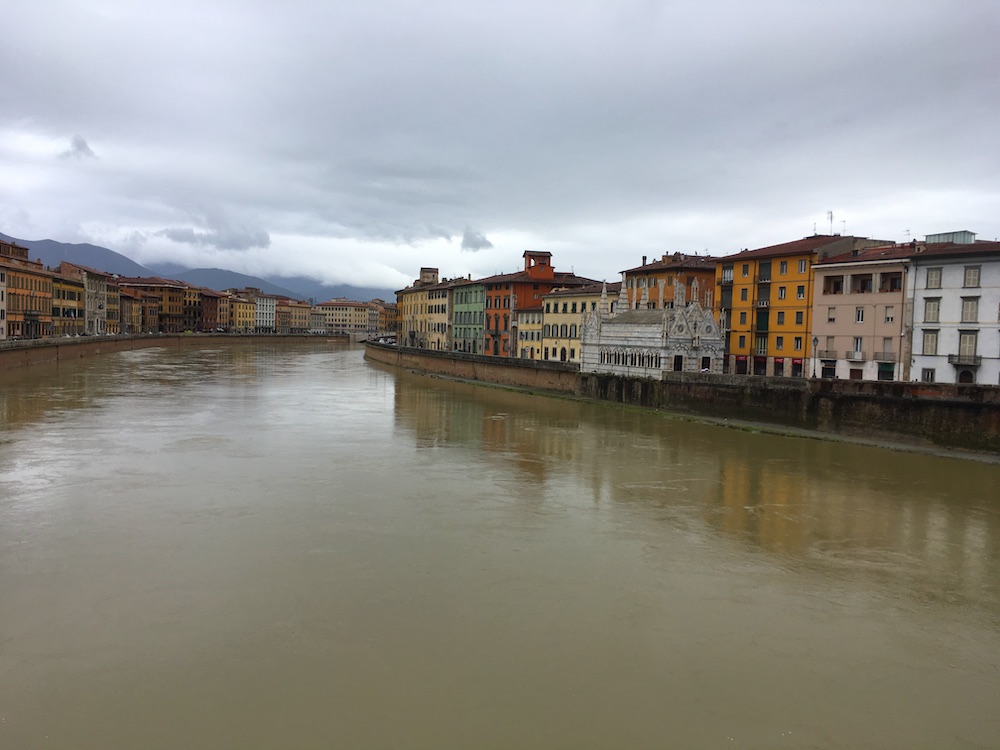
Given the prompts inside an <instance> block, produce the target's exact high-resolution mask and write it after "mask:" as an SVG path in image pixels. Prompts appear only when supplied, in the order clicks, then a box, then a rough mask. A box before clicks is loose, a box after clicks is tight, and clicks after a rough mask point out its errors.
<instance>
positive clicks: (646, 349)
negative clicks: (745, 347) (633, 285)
mask: <svg viewBox="0 0 1000 750" xmlns="http://www.w3.org/2000/svg"><path fill="white" fill-rule="evenodd" d="M662 297H663V289H662V286H661V289H660V298H661V300H662ZM724 351H725V344H724V341H723V337H722V332H721V330H720V329H719V326H718V324H717V323H716V321H715V320H714V319H713V318H712V313H711V311H710V310H706V309H705V308H703V307H702V306H701V303H700V302H699V301H698V283H697V281H696V282H694V283H693V284H692V285H691V301H690V302H689V301H687V290H686V288H685V285H684V284H680V283H677V284H675V291H674V301H673V305H672V306H671V305H663V304H661V305H660V309H646V308H645V307H644V309H639V310H633V309H630V307H629V300H628V296H627V292H626V291H625V288H624V285H623V287H622V291H621V293H620V295H619V298H618V308H617V311H615V312H612V311H611V308H610V305H609V304H608V297H607V293H606V292H605V293H602V295H601V301H600V304H599V305H598V308H597V309H596V310H594V311H591V312H589V313H587V314H586V315H585V316H584V320H583V332H582V334H581V343H580V371H581V372H593V373H610V374H614V375H624V376H629V377H640V378H656V379H660V378H662V377H663V373H665V372H671V371H672V372H715V373H721V372H722V361H723V356H724Z"/></svg>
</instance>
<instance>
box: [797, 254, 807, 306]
mask: <svg viewBox="0 0 1000 750" xmlns="http://www.w3.org/2000/svg"><path fill="white" fill-rule="evenodd" d="M803 262H805V261H803ZM805 298H806V288H805V287H804V286H803V285H801V284H799V286H797V287H795V299H805Z"/></svg>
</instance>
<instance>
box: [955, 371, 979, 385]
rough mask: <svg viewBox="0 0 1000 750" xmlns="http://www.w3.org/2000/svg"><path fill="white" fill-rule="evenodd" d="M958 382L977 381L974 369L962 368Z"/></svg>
mask: <svg viewBox="0 0 1000 750" xmlns="http://www.w3.org/2000/svg"><path fill="white" fill-rule="evenodd" d="M958 382H959V383H975V382H976V375H975V373H974V372H972V370H962V371H961V372H959V373H958Z"/></svg>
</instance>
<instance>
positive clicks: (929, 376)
mask: <svg viewBox="0 0 1000 750" xmlns="http://www.w3.org/2000/svg"><path fill="white" fill-rule="evenodd" d="M920 381H921V382H922V383H933V382H934V368H933V367H925V368H923V369H922V370H921V371H920Z"/></svg>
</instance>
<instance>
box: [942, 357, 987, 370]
mask: <svg viewBox="0 0 1000 750" xmlns="http://www.w3.org/2000/svg"><path fill="white" fill-rule="evenodd" d="M982 363H983V358H982V356H980V355H979V354H949V355H948V364H949V365H960V366H964V367H979V365H981V364H982Z"/></svg>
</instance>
